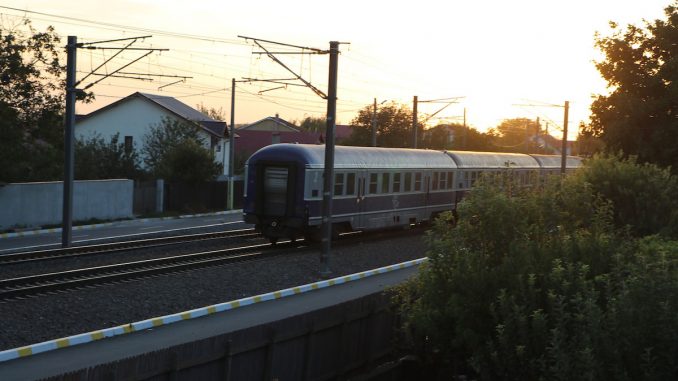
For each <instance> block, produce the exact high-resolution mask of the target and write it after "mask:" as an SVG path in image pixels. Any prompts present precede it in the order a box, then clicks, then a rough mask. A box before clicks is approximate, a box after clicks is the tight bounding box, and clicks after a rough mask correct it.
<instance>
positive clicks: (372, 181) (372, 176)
mask: <svg viewBox="0 0 678 381" xmlns="http://www.w3.org/2000/svg"><path fill="white" fill-rule="evenodd" d="M377 179H378V177H377V174H376V173H370V194H375V193H377Z"/></svg>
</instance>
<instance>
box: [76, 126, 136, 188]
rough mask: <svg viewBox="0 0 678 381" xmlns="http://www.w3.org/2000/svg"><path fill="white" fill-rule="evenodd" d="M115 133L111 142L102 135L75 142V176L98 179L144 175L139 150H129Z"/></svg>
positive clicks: (79, 178) (128, 177) (133, 177)
mask: <svg viewBox="0 0 678 381" xmlns="http://www.w3.org/2000/svg"><path fill="white" fill-rule="evenodd" d="M119 139H120V134H115V135H113V136H112V137H111V139H110V141H109V142H106V141H105V140H104V139H103V138H102V137H101V136H100V135H95V136H92V137H91V138H89V139H78V140H76V142H75V178H76V179H78V180H96V179H119V178H127V179H138V178H140V177H142V176H143V172H142V171H141V169H140V161H141V160H140V158H139V155H138V153H137V151H136V150H135V149H134V148H132V149H131V150H127V149H126V148H125V143H124V142H120V141H119Z"/></svg>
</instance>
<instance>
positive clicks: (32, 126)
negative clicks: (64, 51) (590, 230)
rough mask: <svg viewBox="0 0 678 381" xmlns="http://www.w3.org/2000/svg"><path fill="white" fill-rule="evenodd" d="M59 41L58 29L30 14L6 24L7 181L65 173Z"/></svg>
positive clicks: (1, 145)
mask: <svg viewBox="0 0 678 381" xmlns="http://www.w3.org/2000/svg"><path fill="white" fill-rule="evenodd" d="M58 43H59V37H58V36H57V35H56V34H55V33H54V29H53V28H51V27H49V28H48V29H47V31H46V32H36V31H35V30H34V29H33V27H32V26H31V23H30V21H29V20H27V19H24V20H23V21H22V22H21V24H19V25H13V26H10V27H6V26H5V25H2V26H1V27H0V73H2V74H0V103H2V106H0V107H1V108H2V109H3V110H2V114H3V118H2V119H3V120H2V122H1V124H2V129H3V134H2V136H3V138H2V139H0V151H2V152H3V154H2V155H0V158H1V159H2V160H3V161H2V162H0V167H2V168H3V173H2V176H3V177H2V178H1V180H2V181H6V182H12V181H31V180H55V179H58V178H60V177H61V173H62V168H61V165H60V163H61V162H62V161H63V160H62V159H61V158H62V157H63V154H62V152H63V122H62V117H61V115H62V111H61V108H62V106H63V104H64V101H63V100H64V97H63V95H64V92H63V89H64V88H65V85H64V83H65V82H64V78H63V75H62V74H63V72H64V67H63V66H61V64H60V61H59V56H60V53H59V49H58ZM10 167H14V168H10Z"/></svg>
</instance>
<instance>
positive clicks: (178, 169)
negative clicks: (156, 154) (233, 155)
mask: <svg viewBox="0 0 678 381" xmlns="http://www.w3.org/2000/svg"><path fill="white" fill-rule="evenodd" d="M222 169H223V168H222V166H221V164H220V163H217V162H215V161H214V154H213V153H212V152H211V151H209V150H207V149H205V148H204V147H203V146H202V145H200V143H198V142H197V141H195V140H190V139H189V140H185V141H183V142H182V143H181V144H178V145H175V146H173V147H172V148H171V149H169V150H168V151H167V153H166V155H165V156H164V157H163V159H162V161H161V163H160V166H159V167H158V168H156V174H157V175H158V177H161V178H164V179H167V180H173V181H181V182H185V183H192V184H194V183H198V182H201V181H210V180H214V179H215V178H216V177H217V176H218V175H219V174H220V173H222Z"/></svg>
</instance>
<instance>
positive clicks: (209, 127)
mask: <svg viewBox="0 0 678 381" xmlns="http://www.w3.org/2000/svg"><path fill="white" fill-rule="evenodd" d="M165 118H170V119H173V120H176V121H179V122H184V123H187V124H189V125H193V126H195V128H197V129H198V131H199V135H200V137H201V138H202V140H203V141H204V143H205V148H208V149H210V150H211V151H212V152H214V158H215V161H216V162H218V163H220V164H223V167H224V172H223V174H224V175H225V174H227V173H228V159H229V155H228V130H227V129H226V122H222V121H218V120H214V119H212V118H210V117H209V116H207V115H205V114H203V113H201V112H200V111H198V110H196V109H194V108H192V107H190V106H188V105H187V104H185V103H182V102H180V101H178V100H177V99H175V98H172V97H168V96H163V95H154V94H147V93H140V92H136V93H134V94H131V95H129V96H127V97H125V98H122V99H120V100H118V101H116V102H113V103H111V104H109V105H108V106H105V107H102V108H100V109H98V110H95V111H93V112H91V113H89V114H87V115H79V116H78V117H77V120H76V123H75V137H76V139H89V138H91V137H93V136H95V135H99V136H101V137H102V138H103V139H105V140H109V139H110V138H111V137H112V136H113V135H115V134H119V135H120V139H121V140H122V141H123V142H124V143H125V146H126V147H129V148H134V149H137V150H141V148H142V147H143V138H144V136H145V135H146V134H147V133H148V132H149V131H150V129H151V127H154V126H158V125H160V123H161V122H162V120H163V119H165ZM142 159H143V157H142ZM143 165H144V164H143V161H142V167H143Z"/></svg>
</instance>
